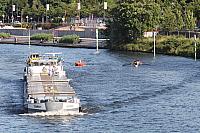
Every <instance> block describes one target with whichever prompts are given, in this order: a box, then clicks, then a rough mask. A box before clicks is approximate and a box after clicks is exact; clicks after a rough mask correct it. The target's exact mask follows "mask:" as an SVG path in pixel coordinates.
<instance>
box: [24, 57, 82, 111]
mask: <svg viewBox="0 0 200 133" xmlns="http://www.w3.org/2000/svg"><path fill="white" fill-rule="evenodd" d="M62 63H63V59H62V58H61V57H60V53H46V54H44V55H40V54H38V53H33V54H31V55H30V56H29V57H28V59H27V62H26V67H25V68H24V81H25V82H24V97H25V100H24V106H25V108H26V109H27V110H28V112H38V111H43V112H46V111H66V112H73V113H78V112H80V99H78V98H77V97H76V93H75V91H74V89H73V88H72V87H71V86H70V84H69V81H70V80H69V79H67V77H66V73H65V71H64V70H63V65H62Z"/></svg>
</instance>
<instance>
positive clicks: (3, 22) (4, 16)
mask: <svg viewBox="0 0 200 133" xmlns="http://www.w3.org/2000/svg"><path fill="white" fill-rule="evenodd" d="M2 17H3V24H4V17H5V15H4V14H3V15H2Z"/></svg>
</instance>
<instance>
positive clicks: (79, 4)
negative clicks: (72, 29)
mask: <svg viewBox="0 0 200 133" xmlns="http://www.w3.org/2000/svg"><path fill="white" fill-rule="evenodd" d="M77 10H78V23H79V24H80V15H81V12H80V10H81V3H80V0H79V2H78V3H77Z"/></svg>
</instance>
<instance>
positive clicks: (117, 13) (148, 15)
mask: <svg viewBox="0 0 200 133" xmlns="http://www.w3.org/2000/svg"><path fill="white" fill-rule="evenodd" d="M199 5H200V0H195V1H186V0H180V1H175V0H165V1H164V0H157V1H153V0H134V1H133V0H124V1H123V3H120V2H119V4H118V6H116V7H115V8H113V10H112V12H111V14H112V20H110V21H108V24H107V26H108V28H107V30H106V31H105V35H106V36H108V38H110V40H111V42H112V43H113V44H120V43H125V44H126V43H129V42H131V41H133V40H137V38H141V37H142V36H143V33H144V32H145V31H153V30H164V31H174V30H182V29H187V30H193V29H194V27H195V25H196V23H195V22H197V21H196V17H197V18H199V15H198V12H199V11H200V8H199Z"/></svg>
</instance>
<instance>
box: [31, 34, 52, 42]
mask: <svg viewBox="0 0 200 133" xmlns="http://www.w3.org/2000/svg"><path fill="white" fill-rule="evenodd" d="M52 39H53V35H52V34H47V33H39V34H34V35H32V36H31V40H43V41H49V40H52Z"/></svg>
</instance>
